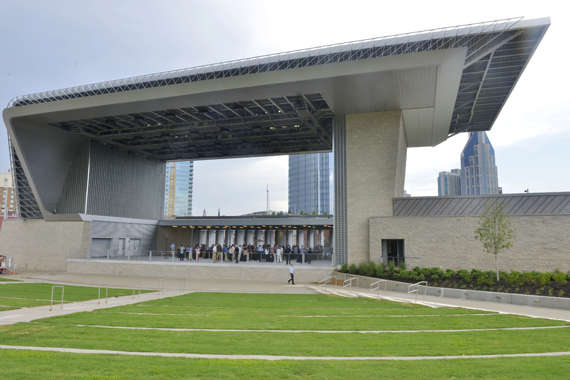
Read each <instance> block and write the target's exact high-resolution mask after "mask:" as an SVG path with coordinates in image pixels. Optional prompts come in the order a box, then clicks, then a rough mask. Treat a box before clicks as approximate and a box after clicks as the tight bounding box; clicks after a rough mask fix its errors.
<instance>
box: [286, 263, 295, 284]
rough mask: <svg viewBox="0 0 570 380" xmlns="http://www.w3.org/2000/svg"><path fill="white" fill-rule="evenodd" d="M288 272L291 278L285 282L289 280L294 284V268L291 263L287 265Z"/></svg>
mask: <svg viewBox="0 0 570 380" xmlns="http://www.w3.org/2000/svg"><path fill="white" fill-rule="evenodd" d="M289 274H290V275H291V278H290V279H289V281H287V283H290V282H291V283H292V284H293V285H295V269H293V264H291V266H290V267H289Z"/></svg>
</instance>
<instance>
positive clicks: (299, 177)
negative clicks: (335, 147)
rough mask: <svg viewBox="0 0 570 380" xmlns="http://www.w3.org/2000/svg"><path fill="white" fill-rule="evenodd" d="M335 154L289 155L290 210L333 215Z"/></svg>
mask: <svg viewBox="0 0 570 380" xmlns="http://www.w3.org/2000/svg"><path fill="white" fill-rule="evenodd" d="M332 160H333V158H332V153H312V154H296V155H291V156H289V211H291V212H297V213H298V212H301V211H303V212H306V213H309V214H312V213H313V212H316V213H317V214H321V215H322V214H324V213H325V212H326V213H327V214H332V212H333V207H332V203H333V202H332V195H333V192H332V184H333V181H332V170H333V163H332Z"/></svg>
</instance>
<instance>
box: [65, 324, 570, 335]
mask: <svg viewBox="0 0 570 380" xmlns="http://www.w3.org/2000/svg"><path fill="white" fill-rule="evenodd" d="M75 326H79V327H96V328H100V329H118V330H156V331H206V332H238V333H239V332H254V333H293V334H299V333H301V334H304V333H317V334H410V333H457V332H478V331H509V330H547V329H567V328H570V326H536V327H502V328H495V329H487V328H485V329H457V330H238V329H180V328H169V327H128V326H99V325H75Z"/></svg>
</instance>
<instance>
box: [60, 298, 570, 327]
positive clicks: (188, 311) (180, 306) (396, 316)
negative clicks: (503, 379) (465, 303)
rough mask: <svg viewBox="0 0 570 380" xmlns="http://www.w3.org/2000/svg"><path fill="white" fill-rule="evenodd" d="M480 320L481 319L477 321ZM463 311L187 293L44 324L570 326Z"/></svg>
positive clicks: (386, 303) (337, 300)
mask: <svg viewBox="0 0 570 380" xmlns="http://www.w3.org/2000/svg"><path fill="white" fill-rule="evenodd" d="M481 314H483V315H481ZM488 314H493V313H488V312H484V313H483V312H481V311H479V310H470V309H462V308H437V309H432V308H429V307H426V306H422V305H416V304H410V303H398V302H391V301H383V300H380V301H379V300H371V299H365V298H358V299H347V298H342V297H336V296H324V295H321V296H319V295H273V294H227V293H192V294H187V295H183V296H178V297H171V298H165V299H161V300H153V301H148V302H142V303H138V304H135V305H127V306H121V307H116V308H112V309H105V310H99V311H95V312H91V313H81V314H70V315H65V316H61V317H54V318H50V319H49V322H50V323H52V324H54V323H62V324H81V325H99V326H126V327H155V328H185V329H204V328H207V329H242V330H320V331H323V330H351V331H370V330H444V329H445V330H457V329H483V328H504V327H536V326H557V325H570V323H565V322H558V321H549V320H545V319H537V318H527V317H520V316H515V315H504V314H503V315H501V314H495V315H488Z"/></svg>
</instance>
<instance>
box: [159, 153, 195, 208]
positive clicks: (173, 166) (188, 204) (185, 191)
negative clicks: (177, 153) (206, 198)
mask: <svg viewBox="0 0 570 380" xmlns="http://www.w3.org/2000/svg"><path fill="white" fill-rule="evenodd" d="M193 177H194V163H193V162H192V161H179V162H167V163H166V179H165V188H164V215H168V216H192V189H193Z"/></svg>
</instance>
